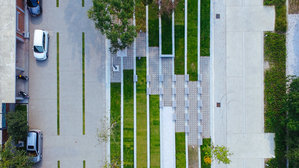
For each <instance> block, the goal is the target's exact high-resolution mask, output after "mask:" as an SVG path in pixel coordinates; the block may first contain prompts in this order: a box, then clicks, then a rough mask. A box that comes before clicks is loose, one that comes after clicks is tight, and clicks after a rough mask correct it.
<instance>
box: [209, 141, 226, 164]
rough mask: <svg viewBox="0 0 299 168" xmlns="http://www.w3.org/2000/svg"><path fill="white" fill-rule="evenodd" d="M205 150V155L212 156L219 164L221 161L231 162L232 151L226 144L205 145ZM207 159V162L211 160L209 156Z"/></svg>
mask: <svg viewBox="0 0 299 168" xmlns="http://www.w3.org/2000/svg"><path fill="white" fill-rule="evenodd" d="M203 151H204V152H205V155H207V156H210V158H212V160H213V161H218V164H220V163H221V162H222V163H224V164H229V163H230V162H231V160H230V159H229V157H230V156H231V155H232V153H230V152H229V150H228V148H227V147H225V146H218V145H217V146H214V145H213V144H211V145H207V146H205V147H204V148H203ZM205 160H207V162H211V160H209V158H205Z"/></svg>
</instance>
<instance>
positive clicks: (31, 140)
mask: <svg viewBox="0 0 299 168" xmlns="http://www.w3.org/2000/svg"><path fill="white" fill-rule="evenodd" d="M42 144H43V133H42V132H41V130H37V129H35V130H30V131H29V132H28V135H27V145H26V150H27V153H28V154H29V157H30V159H31V161H32V162H33V163H37V162H39V161H41V160H42V157H43V153H42V151H43V149H42V148H43V147H42Z"/></svg>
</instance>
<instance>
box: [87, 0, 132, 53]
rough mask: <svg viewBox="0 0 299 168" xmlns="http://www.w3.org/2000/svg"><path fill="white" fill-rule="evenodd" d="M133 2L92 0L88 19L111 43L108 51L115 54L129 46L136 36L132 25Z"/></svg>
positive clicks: (130, 0)
mask: <svg viewBox="0 0 299 168" xmlns="http://www.w3.org/2000/svg"><path fill="white" fill-rule="evenodd" d="M134 6H135V3H134V0H125V1H115V0H93V6H92V7H91V8H90V9H89V11H88V17H89V18H90V19H92V20H93V21H94V22H95V27H96V28H97V29H99V30H100V31H101V32H102V34H104V35H106V37H107V38H108V39H109V40H110V42H111V47H110V51H111V52H112V53H116V52H117V51H118V50H123V49H125V48H126V47H128V46H130V45H131V44H132V43H133V41H134V38H135V37H136V36H137V33H136V27H135V26H134V25H133V23H132V18H133V13H134Z"/></svg>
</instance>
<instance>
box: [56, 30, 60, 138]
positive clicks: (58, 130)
mask: <svg viewBox="0 0 299 168" xmlns="http://www.w3.org/2000/svg"><path fill="white" fill-rule="evenodd" d="M56 42H57V44H56V46H57V58H56V61H57V135H59V134H60V129H59V126H60V117H59V107H60V106H59V32H57V33H56Z"/></svg>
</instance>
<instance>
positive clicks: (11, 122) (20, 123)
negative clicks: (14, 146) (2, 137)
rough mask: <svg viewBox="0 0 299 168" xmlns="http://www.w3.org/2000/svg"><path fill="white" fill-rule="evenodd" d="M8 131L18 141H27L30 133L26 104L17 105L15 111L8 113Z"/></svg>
mask: <svg viewBox="0 0 299 168" xmlns="http://www.w3.org/2000/svg"><path fill="white" fill-rule="evenodd" d="M7 132H8V135H9V136H10V137H11V138H12V140H13V141H14V142H16V143H17V142H18V141H23V142H25V141H26V138H27V133H28V124H27V106H26V105H16V109H15V112H12V111H11V112H9V113H7Z"/></svg>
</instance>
